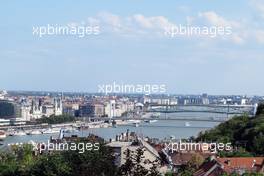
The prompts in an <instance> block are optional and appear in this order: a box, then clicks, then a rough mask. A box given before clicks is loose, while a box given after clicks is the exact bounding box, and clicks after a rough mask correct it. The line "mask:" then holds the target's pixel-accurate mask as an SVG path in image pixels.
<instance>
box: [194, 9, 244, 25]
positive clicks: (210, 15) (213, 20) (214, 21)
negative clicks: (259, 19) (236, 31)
mask: <svg viewBox="0 0 264 176" xmlns="http://www.w3.org/2000/svg"><path fill="white" fill-rule="evenodd" d="M198 16H199V17H200V18H204V19H205V20H206V21H207V22H209V23H210V24H211V25H214V26H231V27H239V26H240V24H239V23H238V22H236V21H231V20H227V19H225V18H224V17H222V16H220V15H218V14H217V13H216V12H214V11H207V12H200V13H199V14H198Z"/></svg>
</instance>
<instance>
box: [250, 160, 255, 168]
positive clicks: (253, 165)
mask: <svg viewBox="0 0 264 176" xmlns="http://www.w3.org/2000/svg"><path fill="white" fill-rule="evenodd" d="M255 164H256V160H255V159H254V160H253V164H252V166H251V167H252V168H253V167H255Z"/></svg>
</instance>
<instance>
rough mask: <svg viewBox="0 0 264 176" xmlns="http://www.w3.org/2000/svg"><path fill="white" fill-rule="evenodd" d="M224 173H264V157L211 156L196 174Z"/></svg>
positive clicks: (202, 175) (216, 174)
mask: <svg viewBox="0 0 264 176" xmlns="http://www.w3.org/2000/svg"><path fill="white" fill-rule="evenodd" d="M223 173H227V174H228V175H229V174H238V175H243V174H245V173H261V174H263V173H264V157H232V158H214V157H213V158H211V160H209V161H207V162H205V163H204V164H202V165H201V167H200V168H199V170H197V171H196V172H195V173H194V174H193V175H194V176H205V175H208V176H218V175H222V174H223Z"/></svg>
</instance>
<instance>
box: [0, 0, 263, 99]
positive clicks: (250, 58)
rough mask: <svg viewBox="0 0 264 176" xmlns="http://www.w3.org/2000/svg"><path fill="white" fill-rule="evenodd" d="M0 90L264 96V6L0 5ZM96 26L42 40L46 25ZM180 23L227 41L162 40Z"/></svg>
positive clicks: (257, 0)
mask: <svg viewBox="0 0 264 176" xmlns="http://www.w3.org/2000/svg"><path fill="white" fill-rule="evenodd" d="M0 20H1V23H0V90H1V89H4V90H36V91H76V92H79V91H81V92H97V91H98V85H102V84H111V83H113V82H116V83H120V84H121V83H122V84H165V85H166V87H167V92H168V93H176V94H200V93H204V92H206V93H208V94H243V95H264V81H263V78H262V77H263V75H264V1H263V0H233V1H230V0H214V1H212V0H200V1H196V0H177V1H175V0H167V1H161V0H157V1H151V0H112V1H103V0H96V1H85V0H80V1H74V0H65V1H62V0H61V1H53V0H46V1H42V2H40V1H38V2H37V1H33V0H26V1H19V0H10V1H1V2H0ZM48 24H49V25H54V26H55V25H58V26H65V25H69V26H71V25H72V26H84V25H86V26H87V25H98V26H99V27H100V33H99V34H98V35H89V36H85V37H83V38H80V37H78V36H69V35H63V36H61V35H50V36H43V37H39V36H37V35H34V34H33V28H34V27H35V28H36V27H40V26H47V25H48ZM179 25H185V26H186V25H190V26H201V27H202V26H207V27H210V26H230V27H232V34H231V35H228V36H216V37H214V38H212V37H208V36H200V35H194V36H187V35H182V36H176V37H168V36H166V35H164V28H166V27H168V26H169V27H171V26H179Z"/></svg>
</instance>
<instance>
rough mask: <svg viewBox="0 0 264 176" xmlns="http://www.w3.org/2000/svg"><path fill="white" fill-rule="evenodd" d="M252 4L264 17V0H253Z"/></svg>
mask: <svg viewBox="0 0 264 176" xmlns="http://www.w3.org/2000/svg"><path fill="white" fill-rule="evenodd" d="M250 2H251V4H252V5H253V6H254V8H256V9H257V11H258V12H259V13H260V16H261V17H262V18H264V1H263V0H251V1H250Z"/></svg>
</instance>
